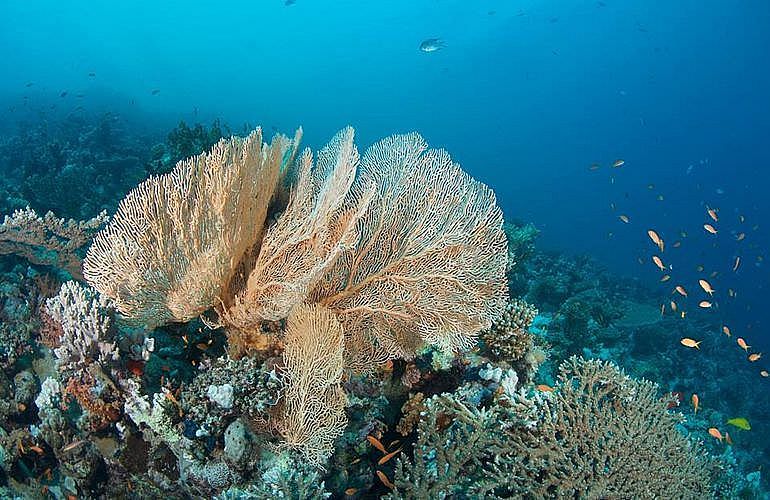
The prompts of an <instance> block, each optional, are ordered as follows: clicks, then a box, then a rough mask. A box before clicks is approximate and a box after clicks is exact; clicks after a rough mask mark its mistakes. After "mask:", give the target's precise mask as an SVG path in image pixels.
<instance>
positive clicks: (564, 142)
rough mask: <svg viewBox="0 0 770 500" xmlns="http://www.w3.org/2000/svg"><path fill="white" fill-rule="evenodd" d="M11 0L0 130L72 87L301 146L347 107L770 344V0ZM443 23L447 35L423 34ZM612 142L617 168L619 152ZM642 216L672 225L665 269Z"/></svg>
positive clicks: (154, 123)
mask: <svg viewBox="0 0 770 500" xmlns="http://www.w3.org/2000/svg"><path fill="white" fill-rule="evenodd" d="M161 4H162V5H161ZM1 11H2V12H1V14H0V55H2V61H3V62H2V69H1V70H0V74H2V78H0V104H1V105H2V106H0V132H7V131H11V130H15V127H16V123H17V122H18V120H19V119H21V118H33V117H40V116H42V115H45V116H47V117H50V118H53V117H55V116H65V115H67V114H68V113H72V112H73V109H74V108H75V107H76V106H80V105H82V106H83V107H84V110H85V111H86V112H89V111H91V112H95V113H96V112H100V111H104V110H111V111H114V112H119V113H121V114H122V115H123V116H124V117H125V119H126V121H128V122H131V123H134V124H135V125H136V126H138V127H141V128H142V130H145V131H146V132H147V133H148V134H156V135H158V136H162V135H163V134H165V132H166V131H167V130H168V129H169V128H170V127H173V126H175V125H176V124H177V123H178V122H179V121H180V120H186V121H188V122H203V123H208V122H210V121H211V120H213V119H215V118H218V119H221V120H222V121H223V122H225V123H229V124H233V125H236V126H239V125H240V124H241V123H247V122H248V123H250V124H252V125H256V124H262V125H264V126H265V127H266V128H272V127H275V128H277V129H278V130H282V131H285V132H288V131H291V130H293V129H294V128H295V127H296V126H299V125H302V126H303V127H304V130H305V136H304V139H303V143H304V144H306V145H310V146H313V147H318V146H320V145H322V144H323V143H325V141H326V140H328V139H329V138H330V137H331V136H332V135H333V134H334V133H335V132H336V131H337V130H338V129H340V128H341V127H343V126H345V125H347V124H351V125H353V126H354V127H355V128H356V130H357V135H358V139H357V142H358V144H359V148H360V149H362V150H363V149H364V147H365V146H366V145H368V144H370V143H372V142H373V141H375V140H377V139H379V138H381V137H384V136H386V135H390V134H392V133H396V132H405V131H410V130H417V131H419V132H420V133H421V134H422V135H423V136H424V137H425V138H426V139H427V140H428V141H429V142H430V143H431V145H433V146H440V147H444V148H446V149H447V150H448V151H450V153H451V154H452V156H453V158H455V159H456V160H457V161H458V162H460V163H461V164H462V165H463V167H464V169H465V170H467V171H468V172H470V173H471V175H473V176H474V177H476V178H477V179H480V180H482V181H483V182H485V183H487V184H489V185H490V186H492V187H493V188H494V190H495V192H496V193H497V196H498V200H499V203H500V204H501V206H502V207H503V209H504V211H505V213H506V215H507V216H508V217H511V218H516V219H520V220H523V221H528V222H533V223H534V224H535V225H536V226H538V228H540V229H541V231H542V233H541V238H540V240H539V243H538V245H539V246H541V247H543V248H553V249H558V250H560V251H567V252H570V253H576V254H577V253H589V254H591V255H592V256H593V257H594V258H595V259H596V260H597V261H598V262H599V263H601V264H602V265H604V266H606V267H607V268H608V269H610V270H611V271H613V272H616V273H619V274H622V275H626V276H629V277H634V278H638V279H639V280H641V281H642V282H644V283H646V284H649V285H650V286H655V287H658V289H659V290H660V301H661V303H666V302H668V301H669V300H670V298H671V290H672V288H673V286H675V285H676V284H683V285H685V286H686V288H687V289H688V290H689V291H690V292H691V297H690V299H689V302H690V309H692V310H696V309H697V306H696V304H697V302H698V301H699V300H701V295H702V294H701V293H700V292H699V290H698V285H697V279H698V278H701V277H707V279H709V281H710V282H711V283H712V285H713V286H714V288H715V289H716V290H717V293H716V294H715V297H714V299H713V301H714V303H715V304H714V307H713V308H712V310H710V311H706V312H704V314H713V315H714V318H716V319H717V320H718V321H719V322H723V323H725V324H729V325H730V326H731V328H732V329H733V331H734V332H739V333H740V335H743V336H744V337H745V338H746V339H747V340H748V341H749V343H750V344H751V345H753V346H754V347H755V348H756V350H760V351H762V350H764V351H770V334H769V333H768V332H767V330H768V325H770V308H768V307H767V304H768V302H770V291H768V287H767V284H768V282H769V281H770V273H769V272H768V266H769V265H770V262H767V259H768V258H770V255H769V254H768V253H767V249H768V248H770V224H769V223H770V204H769V203H768V202H767V199H766V198H767V195H768V193H769V192H770V174H769V173H767V168H768V166H769V165H770V148H768V143H767V140H768V137H769V133H770V96H769V95H768V91H769V90H770V65H768V64H767V53H768V49H770V3H767V2H765V1H760V0H753V1H743V2H729V1H724V0H723V1H715V0H698V1H694V0H679V1H676V2H668V1H657V0H625V1H619V0H603V1H601V2H597V1H596V0H585V1H561V2H555V1H550V2H543V1H515V2H514V1H479V2H476V1H467V0H464V1H460V0H433V1H413V0H409V1H406V0H391V1H388V2H366V1H360V0H359V1H335V2H322V1H319V0H297V1H296V3H294V4H293V5H285V4H284V2H282V1H279V0H269V1H268V0H263V1H260V2H254V1H251V2H228V3H218V4H211V3H209V2H205V3H203V2H201V3H196V2H190V1H185V2H52V1H36V2H3V6H2V9H1ZM432 37H438V38H441V39H442V40H443V41H444V43H445V46H444V47H443V48H442V49H441V50H438V51H436V52H432V53H424V52H421V51H420V50H419V49H418V47H419V45H420V42H421V41H422V40H424V39H426V38H432ZM89 73H94V76H89ZM30 83H31V84H32V85H29V84H30ZM65 90H66V91H67V92H68V95H67V96H66V97H63V98H62V97H60V93H62V92H63V91H65ZM78 93H81V94H83V97H81V98H77V97H75V95H76V94H78ZM52 105H55V107H54V108H52V107H51V106H52ZM616 159H623V160H625V165H623V166H622V167H620V168H612V167H611V164H612V162H613V161H614V160H616ZM593 163H598V164H599V165H600V168H599V169H598V170H596V171H592V170H590V169H589V166H590V165H591V164H593ZM613 179H614V182H613ZM648 185H652V188H649V187H648ZM659 195H661V196H662V197H663V199H662V200H659V199H658V197H659ZM611 204H614V205H615V210H612V209H611V208H610V205H611ZM707 207H713V208H716V209H718V214H719V219H720V220H719V222H715V223H714V225H715V226H717V228H718V231H719V232H718V234H717V235H710V234H708V233H706V232H705V231H704V230H703V227H702V224H704V223H706V222H711V221H710V220H709V218H708V215H707V213H706V208H707ZM41 208H43V207H41ZM619 215H627V216H628V217H629V218H630V223H629V224H624V223H623V222H621V221H620V220H619V219H618V216H619ZM741 215H742V216H744V217H745V222H743V223H741V222H740V221H739V216H741ZM648 229H655V230H656V231H657V232H658V233H659V234H660V235H661V236H662V237H663V238H664V240H665V242H666V246H667V248H666V251H665V253H664V254H663V255H662V257H663V260H664V262H665V264H666V265H667V266H668V265H671V266H672V269H671V270H670V271H668V272H670V274H672V275H673V276H674V278H672V280H671V281H669V282H667V283H665V284H659V283H658V281H659V279H660V277H661V276H662V273H661V272H660V271H658V270H657V268H656V267H655V266H654V264H653V263H652V262H651V260H650V258H651V256H652V255H653V254H655V253H657V252H656V249H655V247H654V246H653V245H652V243H651V242H650V240H649V239H648V237H647V234H646V232H647V230H648ZM682 231H684V232H686V233H687V237H686V238H683V237H682V236H681V234H680V233H681V232H682ZM741 232H744V233H745V234H746V237H745V240H743V241H741V242H738V241H736V235H737V234H738V233H741ZM677 240H681V243H682V244H681V247H680V248H677V249H674V248H673V247H672V245H673V243H674V242H675V241H677ZM736 256H740V257H741V264H740V267H739V269H738V271H737V272H732V267H733V264H734V260H735V257H736ZM639 259H641V261H642V263H641V264H640V263H639ZM763 259H764V260H763ZM698 265H702V266H703V267H704V271H703V272H698V271H697V270H696V267H697V266H698ZM712 271H717V272H718V273H719V274H718V275H717V276H715V277H713V278H709V277H708V276H709V274H710V273H711V272H712ZM730 288H731V289H733V290H735V292H736V297H735V298H731V297H728V295H727V290H728V289H730ZM718 333H719V332H715V333H714V338H718ZM672 348H673V347H672ZM741 369H743V368H741ZM766 387H767V386H765V387H763V388H762V389H761V390H763V391H766V390H767V388H766Z"/></svg>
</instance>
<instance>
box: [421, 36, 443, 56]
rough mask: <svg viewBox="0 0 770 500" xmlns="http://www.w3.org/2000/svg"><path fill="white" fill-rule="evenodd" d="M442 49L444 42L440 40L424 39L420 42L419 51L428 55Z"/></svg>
mask: <svg viewBox="0 0 770 500" xmlns="http://www.w3.org/2000/svg"><path fill="white" fill-rule="evenodd" d="M443 48H444V41H443V40H442V39H441V38H426V39H425V40H423V41H422V42H420V50H421V51H422V52H426V53H430V52H436V51H437V50H441V49H443Z"/></svg>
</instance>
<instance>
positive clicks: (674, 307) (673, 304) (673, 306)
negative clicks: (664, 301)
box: [670, 300, 677, 312]
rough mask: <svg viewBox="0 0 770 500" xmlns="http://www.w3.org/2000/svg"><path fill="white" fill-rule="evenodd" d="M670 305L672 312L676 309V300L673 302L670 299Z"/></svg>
mask: <svg viewBox="0 0 770 500" xmlns="http://www.w3.org/2000/svg"><path fill="white" fill-rule="evenodd" d="M670 305H671V310H672V311H674V312H676V309H677V305H676V302H674V301H673V300H672V301H671V304H670Z"/></svg>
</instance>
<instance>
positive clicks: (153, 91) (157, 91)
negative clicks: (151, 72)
mask: <svg viewBox="0 0 770 500" xmlns="http://www.w3.org/2000/svg"><path fill="white" fill-rule="evenodd" d="M150 94H152V95H158V94H160V89H152V92H150Z"/></svg>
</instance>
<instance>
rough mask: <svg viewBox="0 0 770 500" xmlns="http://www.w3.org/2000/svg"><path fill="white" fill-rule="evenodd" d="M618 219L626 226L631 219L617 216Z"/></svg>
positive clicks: (625, 216)
mask: <svg viewBox="0 0 770 500" xmlns="http://www.w3.org/2000/svg"><path fill="white" fill-rule="evenodd" d="M618 219H620V220H622V221H623V222H625V223H626V224H628V223H629V222H631V219H629V218H628V216H627V215H618Z"/></svg>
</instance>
